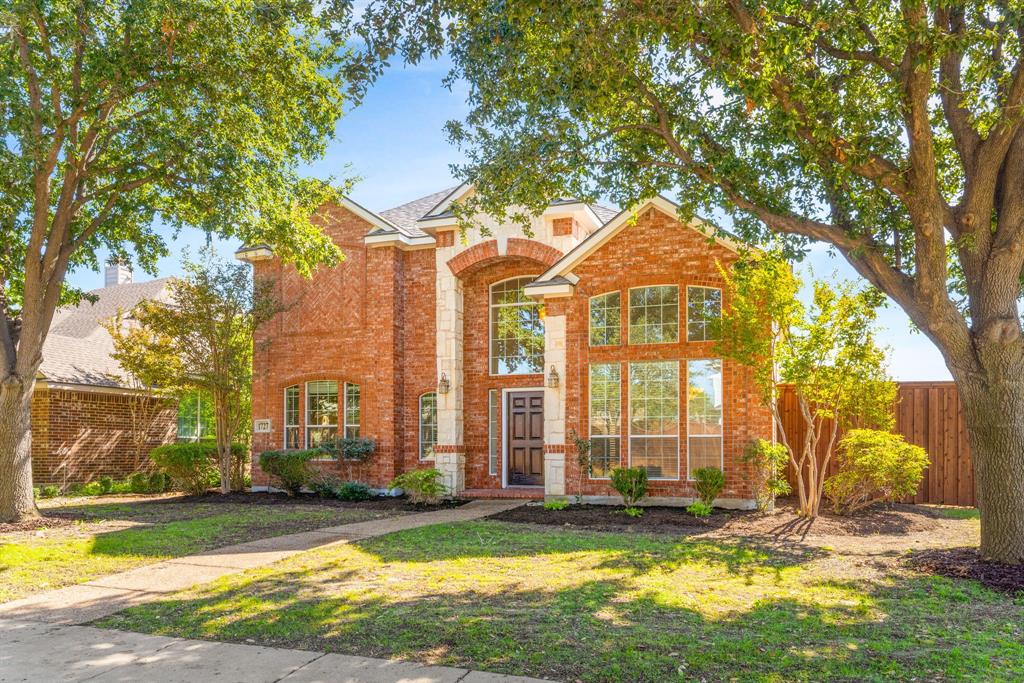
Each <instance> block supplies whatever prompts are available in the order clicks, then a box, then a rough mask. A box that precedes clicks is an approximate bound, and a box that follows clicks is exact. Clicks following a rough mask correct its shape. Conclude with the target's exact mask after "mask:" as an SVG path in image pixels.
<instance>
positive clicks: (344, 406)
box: [338, 382, 363, 439]
mask: <svg viewBox="0 0 1024 683" xmlns="http://www.w3.org/2000/svg"><path fill="white" fill-rule="evenodd" d="M349 387H355V388H356V391H357V392H359V422H356V423H355V424H350V423H349V421H348V388H349ZM344 388H345V397H344V398H345V400H344V401H342V402H341V405H340V406H338V407H339V409H341V410H342V411H343V412H342V414H341V415H340V416H339V420H338V422H339V426H340V427H341V435H340V436H341V438H342V439H347V438H348V428H349V427H355V428H356V429H357V430H359V437H362V435H363V387H362V385H359V384H356V383H355V382H345V383H344ZM359 437H355V438H359Z"/></svg>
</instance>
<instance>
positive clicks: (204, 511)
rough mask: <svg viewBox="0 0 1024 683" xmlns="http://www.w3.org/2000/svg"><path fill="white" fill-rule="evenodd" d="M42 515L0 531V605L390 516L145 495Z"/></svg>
mask: <svg viewBox="0 0 1024 683" xmlns="http://www.w3.org/2000/svg"><path fill="white" fill-rule="evenodd" d="M42 513H43V514H44V515H45V517H44V518H43V520H41V522H40V524H39V525H38V526H39V528H37V529H31V528H29V529H27V530H22V531H13V532H8V533H0V602H6V601H8V600H13V599H15V598H19V597H22V596H25V595H28V594H30V593H34V592H38V591H42V590H48V589H51V588H60V587H62V586H67V585H70V584H75V583H82V582H84V581H89V580H90V579H94V578H96V577H98V576H103V575H104V574H110V573H113V572H118V571H123V570H125V569H130V568H132V567H136V566H139V565H143V564H150V563H153V562H159V561H160V560H166V559H170V558H173V557H181V556H182V555H191V554H193V553H198V552H202V551H204V550H209V549H211V548H217V547H220V546H225V545H230V544H232V543H239V542H243V541H249V540H253V539H257V538H267V537H270V536H279V535H281V534H289V533H294V532H297V531H306V530H309V529H315V528H318V527H323V526H331V525H336V524H347V523H349V522H359V521H363V520H366V519H376V518H379V517H384V516H386V515H387V514H389V513H385V512H377V511H372V510H360V509H341V508H330V507H322V506H304V505H293V506H269V505H268V506H264V505H247V504H210V503H197V502H189V501H186V502H175V501H168V500H160V499H144V498H140V499H135V500H132V499H127V500H121V501H118V502H108V501H104V500H103V499H96V500H94V501H90V502H88V503H79V502H76V503H75V504H71V505H62V506H51V507H47V508H44V509H43V510H42Z"/></svg>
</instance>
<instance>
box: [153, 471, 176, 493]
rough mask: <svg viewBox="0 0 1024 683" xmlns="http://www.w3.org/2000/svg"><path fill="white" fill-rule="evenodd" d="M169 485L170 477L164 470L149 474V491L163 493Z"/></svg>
mask: <svg viewBox="0 0 1024 683" xmlns="http://www.w3.org/2000/svg"><path fill="white" fill-rule="evenodd" d="M170 487H171V477H170V476H169V475H168V474H167V473H166V472H153V473H152V474H151V475H149V492H150V493H163V492H164V491H166V490H168V489H169V488H170Z"/></svg>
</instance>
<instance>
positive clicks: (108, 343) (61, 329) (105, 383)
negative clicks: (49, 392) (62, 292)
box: [39, 277, 171, 387]
mask: <svg viewBox="0 0 1024 683" xmlns="http://www.w3.org/2000/svg"><path fill="white" fill-rule="evenodd" d="M170 280H171V278H166V277H165V278H160V279H158V280H150V281H148V282H130V283H126V284H123V285H114V286H111V287H104V288H103V289H95V290H93V291H92V292H90V293H91V294H95V295H96V296H98V297H99V300H98V301H97V302H96V303H95V304H93V303H90V302H88V301H82V302H81V303H79V304H78V305H76V306H65V307H64V308H61V309H59V310H58V311H57V313H56V314H55V315H54V317H53V323H52V324H51V325H50V333H49V334H48V335H47V337H46V343H45V344H43V363H42V365H41V366H40V368H39V373H40V374H41V375H42V376H43V377H44V378H45V379H47V380H49V381H51V382H59V383H63V384H82V385H91V386H101V387H118V386H121V383H120V382H119V381H118V380H117V378H118V377H119V376H121V375H123V374H124V373H123V371H122V369H121V366H120V365H118V363H117V361H115V360H114V359H113V358H111V357H110V354H111V352H112V351H113V350H114V342H113V340H112V339H111V337H110V334H108V333H107V331H106V330H105V329H104V328H103V323H104V322H106V321H107V320H110V319H111V318H112V317H114V315H116V314H117V312H118V310H122V311H125V312H128V311H130V310H131V309H133V308H134V307H135V306H136V305H138V304H139V303H140V302H141V301H144V300H146V299H158V300H159V299H162V298H164V297H165V296H166V295H167V285H168V283H169V282H170Z"/></svg>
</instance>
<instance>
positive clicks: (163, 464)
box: [143, 441, 216, 495]
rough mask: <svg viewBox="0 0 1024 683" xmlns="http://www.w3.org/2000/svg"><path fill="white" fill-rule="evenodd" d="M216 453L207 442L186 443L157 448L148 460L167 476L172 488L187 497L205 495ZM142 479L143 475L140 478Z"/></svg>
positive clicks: (213, 468) (213, 467)
mask: <svg viewBox="0 0 1024 683" xmlns="http://www.w3.org/2000/svg"><path fill="white" fill-rule="evenodd" d="M215 453H216V449H215V448H214V447H213V446H212V444H210V443H209V442H207V441H185V442H182V443H169V444H164V445H162V446H157V447H156V448H154V449H153V450H152V451H150V452H149V459H150V460H152V461H153V464H155V465H156V466H157V467H159V468H160V469H161V470H163V471H164V472H166V473H167V474H168V475H169V476H170V478H171V481H173V482H174V484H175V486H177V487H178V488H179V489H181V490H182V491H184V492H185V493H188V494H190V495H199V494H201V493H205V492H206V490H207V489H208V488H209V486H210V478H211V476H213V475H214V473H215V471H216V466H215V464H214V456H215ZM143 476H144V475H143Z"/></svg>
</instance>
